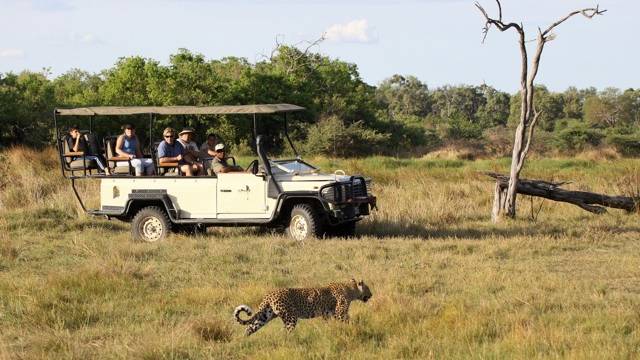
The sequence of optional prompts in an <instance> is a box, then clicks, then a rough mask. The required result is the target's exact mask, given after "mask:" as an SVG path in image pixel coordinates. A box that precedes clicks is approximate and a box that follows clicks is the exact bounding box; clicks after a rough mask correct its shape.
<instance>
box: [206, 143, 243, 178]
mask: <svg viewBox="0 0 640 360" xmlns="http://www.w3.org/2000/svg"><path fill="white" fill-rule="evenodd" d="M214 151H215V154H216V156H215V157H214V158H213V160H212V161H211V169H212V170H213V171H214V172H215V173H216V174H222V173H230V172H244V170H243V169H242V168H241V167H240V166H231V165H229V164H228V163H227V156H226V152H225V150H224V144H218V145H216V146H215V148H214Z"/></svg>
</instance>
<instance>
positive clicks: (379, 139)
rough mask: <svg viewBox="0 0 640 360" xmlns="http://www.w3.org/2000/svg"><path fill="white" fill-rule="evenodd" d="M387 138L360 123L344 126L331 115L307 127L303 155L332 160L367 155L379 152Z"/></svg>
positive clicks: (340, 120)
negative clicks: (330, 157)
mask: <svg viewBox="0 0 640 360" xmlns="http://www.w3.org/2000/svg"><path fill="white" fill-rule="evenodd" d="M390 137H391V135H390V134H383V133H379V132H378V131H376V130H373V129H368V128H366V127H365V126H364V124H363V122H362V121H356V122H354V123H352V124H345V122H344V121H342V119H340V118H338V117H336V116H331V117H328V118H325V119H322V120H320V121H319V122H318V123H317V124H314V125H312V126H310V127H309V132H308V136H307V141H306V143H305V145H304V150H305V153H307V154H322V155H330V156H334V157H345V156H361V155H370V154H376V153H381V152H383V151H384V148H385V146H388V144H389V139H390Z"/></svg>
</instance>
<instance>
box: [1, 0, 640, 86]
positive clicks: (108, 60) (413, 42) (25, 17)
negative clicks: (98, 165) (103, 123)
mask: <svg viewBox="0 0 640 360" xmlns="http://www.w3.org/2000/svg"><path fill="white" fill-rule="evenodd" d="M479 1H480V2H481V3H482V4H483V5H484V6H485V8H486V9H487V11H488V12H489V13H490V14H496V13H497V7H496V3H495V1H493V0H479ZM596 1H597V0H502V4H503V18H504V20H505V21H509V22H511V21H514V22H522V23H523V25H524V27H525V30H527V33H528V38H530V39H535V36H536V32H537V29H538V27H541V28H543V29H544V28H546V27H548V26H549V25H550V24H551V23H553V22H554V21H556V20H558V19H559V18H561V17H563V16H564V15H566V14H568V13H569V12H570V11H572V10H575V9H581V8H585V7H592V6H595V5H596V4H597V3H596ZM599 5H600V8H601V9H607V10H608V11H607V12H606V13H605V14H604V16H600V17H597V18H594V19H591V20H589V19H586V18H584V17H582V16H576V17H574V18H572V19H570V20H569V21H567V22H566V23H564V24H562V25H560V26H559V27H558V28H557V30H556V31H555V33H556V35H557V38H556V39H555V40H554V41H552V42H550V43H548V44H547V46H546V48H545V51H544V53H543V56H542V63H541V68H540V72H539V75H538V83H542V84H545V85H546V86H547V87H549V88H550V89H551V90H553V91H563V90H565V89H566V88H567V87H569V86H577V87H579V88H585V87H589V86H594V87H596V88H598V89H604V88H606V87H618V88H621V89H626V88H638V87H640V72H639V71H638V66H639V65H640V46H638V42H639V41H638V40H637V36H638V35H639V34H640V29H639V27H638V23H637V21H636V17H637V14H639V13H640V1H637V0H600V1H599ZM483 25H484V21H483V18H482V15H481V14H480V12H479V11H478V10H477V9H476V8H475V6H474V2H473V1H471V0H421V1H418V0H414V1H410V0H395V1H381V0H368V1H355V0H352V1H349V0H342V1H339V0H307V1H301V0H298V1H293V0H280V1H277V0H273V1H266V0H256V1H249V0H236V1H221V0H128V1H125V0H108V1H106V0H100V1H98V0H82V1H81V0H0V73H6V72H19V71H22V70H25V69H28V70H35V71H40V70H42V69H43V68H47V69H49V71H50V72H51V74H52V76H57V75H60V74H62V73H65V72H66V71H69V70H70V69H73V68H80V69H83V70H87V71H90V72H99V71H101V70H103V69H106V68H109V67H111V66H113V64H114V63H115V62H116V61H117V60H118V58H120V57H125V56H133V55H139V56H143V57H148V58H153V59H155V60H158V61H160V62H161V63H164V64H166V63H167V62H168V59H169V56H170V55H171V54H174V53H176V52H177V50H178V49H179V48H186V49H189V50H191V51H194V52H198V53H202V54H203V55H205V56H206V57H207V58H209V59H219V58H222V57H226V56H239V57H244V58H246V59H247V60H249V61H250V62H256V61H260V60H262V59H264V57H265V56H266V55H268V54H270V53H271V50H272V49H273V48H274V47H275V46H276V43H285V44H300V45H299V46H302V47H304V41H309V40H315V39H318V38H320V37H321V36H322V34H324V36H325V37H326V39H325V40H324V41H323V42H322V43H320V44H319V45H318V46H316V47H314V48H313V51H316V52H320V53H322V54H324V55H327V56H330V57H332V58H337V59H340V60H344V61H347V62H352V63H355V64H357V66H358V69H359V71H360V74H361V76H362V78H363V79H364V80H365V81H366V82H367V83H369V84H371V85H377V84H379V83H380V82H381V81H382V80H384V79H385V78H388V77H390V76H392V75H394V74H402V75H414V76H416V77H418V78H419V79H420V80H421V81H423V82H425V83H426V84H427V85H428V86H429V87H430V88H435V87H438V86H442V85H446V84H449V85H459V84H469V85H480V84H483V83H485V84H488V85H492V86H494V87H496V88H498V89H501V90H504V91H509V92H515V91H517V90H518V88H519V74H520V54H519V49H518V43H517V35H516V33H515V32H513V31H509V32H505V33H500V32H499V31H496V29H493V31H491V32H490V33H489V35H488V37H487V39H486V41H485V42H484V44H483V43H482V27H483ZM528 46H529V47H530V52H531V53H533V51H534V47H535V43H533V42H531V43H529V45H528ZM531 56H532V54H531Z"/></svg>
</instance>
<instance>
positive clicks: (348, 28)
mask: <svg viewBox="0 0 640 360" xmlns="http://www.w3.org/2000/svg"><path fill="white" fill-rule="evenodd" d="M325 37H326V38H327V40H331V41H341V42H359V43H370V42H375V41H376V40H377V39H376V38H375V36H373V34H372V31H371V28H370V27H369V23H368V22H367V19H360V20H353V21H350V22H348V23H346V24H333V25H331V26H329V28H328V29H327V30H326V31H325Z"/></svg>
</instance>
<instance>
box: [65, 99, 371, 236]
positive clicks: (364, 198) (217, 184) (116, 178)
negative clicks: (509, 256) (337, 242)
mask: <svg viewBox="0 0 640 360" xmlns="http://www.w3.org/2000/svg"><path fill="white" fill-rule="evenodd" d="M302 110H304V108H302V107H299V106H296V105H290V104H267V105H246V106H207V107H194V106H166V107H148V106H143V107H86V108H76V109H56V110H55V112H54V124H55V127H56V134H57V140H58V148H59V153H60V163H61V168H62V174H63V176H65V177H66V178H68V179H70V182H71V186H72V188H73V191H74V194H75V196H76V198H77V199H78V202H79V203H80V206H81V207H82V208H83V210H84V211H85V212H86V213H88V214H90V215H95V216H104V217H106V218H107V219H118V220H122V221H127V222H131V229H132V236H133V238H134V239H136V240H142V241H147V242H155V241H159V240H162V239H163V238H165V237H166V236H167V234H168V233H169V232H170V231H174V232H184V233H195V232H198V231H201V230H202V229H206V227H209V226H261V227H266V228H274V229H282V230H284V231H286V232H287V233H288V235H289V236H290V237H292V238H293V239H295V240H305V239H308V238H312V237H324V236H350V235H353V234H354V232H355V228H356V223H357V222H358V221H359V220H361V219H362V218H363V217H364V216H366V215H369V213H370V211H371V210H372V209H373V208H375V206H376V198H375V197H374V196H373V195H372V194H371V192H370V182H369V181H368V180H367V179H365V178H364V177H362V176H347V175H346V174H345V173H344V172H343V171H340V170H338V171H336V172H335V173H333V174H323V173H321V172H320V171H319V169H318V168H316V167H314V166H313V165H311V164H309V163H307V162H305V161H303V160H302V158H301V157H300V156H299V155H298V153H297V151H296V150H295V147H294V146H293V143H292V142H291V139H290V138H289V133H288V126H287V113H290V112H294V111H302ZM140 114H148V115H149V133H148V135H149V143H150V144H153V141H152V140H153V138H152V134H151V131H152V129H153V123H154V121H155V118H156V116H157V115H241V114H244V115H253V130H254V134H253V135H254V137H255V139H256V149H255V150H256V152H257V159H255V160H253V161H252V162H251V164H250V165H249V166H248V167H247V171H246V172H243V173H239V172H238V173H225V174H218V175H215V174H211V175H208V176H201V177H183V176H160V175H157V176H146V177H135V176H132V173H131V171H127V168H126V167H124V168H125V171H121V172H118V171H116V172H111V175H106V174H104V173H97V174H94V173H93V171H92V169H91V168H89V169H87V166H90V165H87V163H86V161H84V162H83V161H78V160H75V161H74V163H75V165H74V166H70V161H69V156H68V155H66V154H65V149H64V144H65V140H64V133H61V132H60V129H59V128H58V125H57V124H58V117H60V116H88V117H89V118H90V123H89V124H90V126H89V131H91V130H92V124H93V121H94V118H95V117H96V116H109V115H113V116H124V115H140ZM260 114H271V115H275V114H282V115H283V117H284V134H285V137H286V139H287V141H288V143H289V145H290V146H291V148H292V149H293V151H294V153H295V154H296V158H294V159H285V160H273V159H269V158H268V156H267V154H266V151H265V148H264V147H265V146H264V144H265V138H264V136H262V135H259V134H258V126H257V123H258V121H259V119H258V118H257V117H256V115H260ZM61 135H62V136H61ZM108 155H111V154H108ZM107 160H108V161H109V162H111V161H112V160H114V159H113V158H107ZM115 160H117V159H115ZM129 170H130V169H129ZM156 170H158V169H156ZM156 173H158V171H156ZM86 178H94V179H95V178H97V179H99V181H100V208H99V209H87V208H86V207H85V205H84V202H83V199H82V198H81V196H80V195H79V192H78V190H77V181H81V180H82V179H86Z"/></svg>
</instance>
